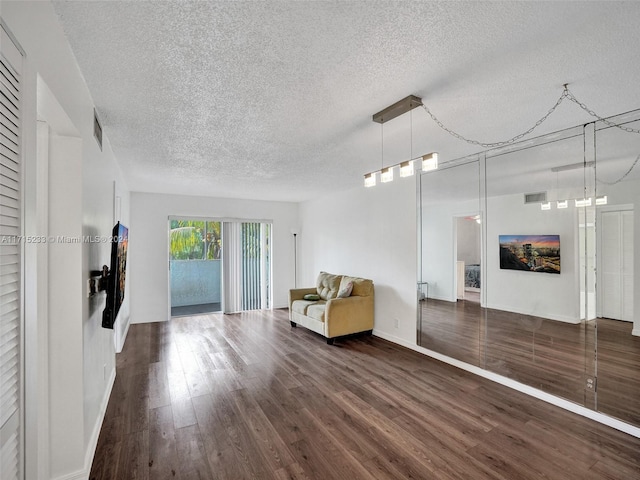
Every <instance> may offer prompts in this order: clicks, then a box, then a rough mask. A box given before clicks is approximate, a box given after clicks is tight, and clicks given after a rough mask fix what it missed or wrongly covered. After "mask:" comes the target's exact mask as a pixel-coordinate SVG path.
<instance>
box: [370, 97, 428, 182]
mask: <svg viewBox="0 0 640 480" xmlns="http://www.w3.org/2000/svg"><path fill="white" fill-rule="evenodd" d="M421 105H422V99H421V98H420V97H416V96H415V95H409V96H408V97H406V98H403V99H402V100H400V101H399V102H396V103H394V104H393V105H391V106H389V107H387V108H385V109H384V110H381V111H380V112H378V113H376V114H375V115H373V121H374V122H376V123H379V124H380V125H381V127H382V128H381V134H382V139H381V142H380V143H381V145H382V149H381V150H382V155H381V156H382V160H381V167H380V170H376V171H375V172H369V173H367V174H366V175H365V176H364V186H365V187H374V186H375V185H376V174H377V173H380V183H387V182H391V181H393V176H394V174H393V170H394V169H395V168H396V167H398V169H399V172H400V177H410V176H412V175H413V174H414V173H415V165H416V164H418V165H419V166H420V167H421V168H422V171H425V172H428V171H430V170H436V169H437V168H438V154H437V153H435V152H432V153H429V154H427V155H423V156H422V157H418V158H413V114H412V113H410V115H411V132H410V135H411V137H410V149H409V158H410V160H405V161H402V162H400V163H397V164H395V165H391V166H389V167H385V166H384V123H385V122H388V121H389V120H393V119H394V118H396V117H398V116H400V115H402V114H404V113H407V112H412V111H413V109H414V108H417V107H419V106H421Z"/></svg>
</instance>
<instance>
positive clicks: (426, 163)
mask: <svg viewBox="0 0 640 480" xmlns="http://www.w3.org/2000/svg"><path fill="white" fill-rule="evenodd" d="M437 169H438V154H437V153H435V152H433V153H428V154H427V155H423V157H422V171H423V172H429V171H431V170H437Z"/></svg>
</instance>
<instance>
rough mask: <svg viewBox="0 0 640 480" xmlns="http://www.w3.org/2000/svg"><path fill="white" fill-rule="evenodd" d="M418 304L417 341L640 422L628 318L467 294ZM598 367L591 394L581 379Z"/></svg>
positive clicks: (634, 341) (638, 364)
mask: <svg viewBox="0 0 640 480" xmlns="http://www.w3.org/2000/svg"><path fill="white" fill-rule="evenodd" d="M421 308H422V332H421V335H420V342H421V345H422V346H423V347H425V348H428V349H430V350H433V351H436V352H439V353H442V354H444V355H447V356H449V357H452V358H455V359H458V360H462V361H464V362H466V363H470V364H472V365H476V366H479V367H481V368H484V369H487V370H490V371H492V372H496V373H499V374H500V375H503V376H505V377H509V378H512V379H514V380H517V381H519V382H522V383H524V384H527V385H531V386H533V387H536V388H539V389H540V390H543V391H545V392H548V393H551V394H553V395H557V396H560V397H563V398H566V399H568V400H571V401H573V402H576V403H579V404H581V405H587V406H588V407H589V408H594V409H596V410H598V411H600V412H602V413H606V414H607V415H610V416H613V417H616V418H619V419H621V420H623V421H625V422H628V423H630V424H632V425H636V426H640V337H637V336H633V335H632V334H631V330H632V329H633V323H631V322H622V321H617V320H610V319H604V318H598V319H596V320H595V321H592V322H588V323H583V324H576V325H574V324H570V323H564V322H559V321H555V320H548V319H544V318H540V317H535V316H531V315H522V314H517V313H511V312H505V311H500V310H492V309H486V308H482V307H481V306H480V304H478V303H475V302H469V301H466V300H462V301H458V302H445V301H441V300H434V299H428V300H427V301H425V302H421ZM596 326H597V334H596ZM596 339H597V342H596ZM596 358H597V362H596ZM596 374H597V396H596V397H595V398H594V399H590V398H588V396H589V392H587V391H586V389H585V386H586V378H587V377H595V376H596Z"/></svg>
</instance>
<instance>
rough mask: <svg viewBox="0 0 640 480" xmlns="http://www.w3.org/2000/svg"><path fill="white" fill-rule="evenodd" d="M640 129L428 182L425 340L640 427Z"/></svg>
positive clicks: (627, 122) (549, 147)
mask: <svg viewBox="0 0 640 480" xmlns="http://www.w3.org/2000/svg"><path fill="white" fill-rule="evenodd" d="M611 123H615V124H616V125H620V126H622V127H623V128H620V127H618V126H612V124H611ZM639 128H640V111H635V112H631V113H629V114H625V115H620V116H617V117H613V118H610V119H609V121H608V122H607V121H598V122H594V123H590V124H587V125H582V126H579V127H575V128H570V129H567V130H563V131H560V132H555V133H553V134H549V135H544V136H541V137H538V138H535V139H531V140H527V141H522V142H519V143H517V144H513V145H509V146H506V147H502V148H498V149H492V150H487V151H485V152H481V153H479V154H477V155H472V156H469V157H465V158H461V159H456V160H453V161H448V162H443V163H442V164H441V166H440V168H439V169H438V170H436V171H433V172H425V173H423V174H422V175H421V176H420V178H419V180H418V188H419V193H418V198H419V210H420V216H419V217H420V218H419V222H420V225H419V229H418V230H419V232H420V237H421V238H420V244H421V249H420V256H419V257H420V265H419V268H418V298H419V308H418V332H417V333H418V344H419V345H420V346H422V347H424V348H427V349H429V350H432V351H434V352H438V353H441V354H444V355H447V356H449V357H451V358H454V359H456V360H460V361H463V362H465V363H468V364H471V365H474V366H478V367H480V368H483V369H486V370H489V371H491V372H495V373H498V374H500V375H503V376H505V377H508V378H512V379H514V380H517V381H518V382H521V383H524V384H527V385H530V386H533V387H536V388H538V389H540V390H543V391H545V392H548V393H551V394H553V395H557V396H559V397H563V398H565V399H568V400H570V401H572V402H575V403H578V404H580V405H583V406H586V407H587V408H590V409H594V410H597V411H600V412H602V413H605V414H607V415H610V416H613V417H616V418H619V419H621V420H623V421H625V422H628V423H630V424H633V425H636V426H640V301H639V302H636V305H635V306H634V298H639V299H640V288H639V287H640V253H639V252H637V251H636V250H637V247H636V246H637V245H638V244H639V241H640V232H639V229H640V220H638V219H637V213H636V211H637V208H638V205H639V204H640V164H639V163H640V162H639V161H638V159H639V158H640V134H638V133H635V132H629V131H626V130H624V129H639ZM634 206H635V208H634ZM634 254H635V255H634ZM634 277H636V278H638V280H637V281H636V282H635V283H634ZM634 307H635V308H634ZM634 319H635V323H634ZM634 333H635V335H634Z"/></svg>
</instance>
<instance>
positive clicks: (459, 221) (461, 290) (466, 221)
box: [455, 214, 482, 303]
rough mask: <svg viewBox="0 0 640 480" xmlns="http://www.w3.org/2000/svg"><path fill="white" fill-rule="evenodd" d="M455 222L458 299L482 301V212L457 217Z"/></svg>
mask: <svg viewBox="0 0 640 480" xmlns="http://www.w3.org/2000/svg"><path fill="white" fill-rule="evenodd" d="M455 224H456V237H455V238H456V293H457V299H458V300H466V301H469V302H474V303H480V298H481V287H482V285H481V277H482V275H481V272H482V270H481V264H482V262H481V259H482V258H481V256H482V245H481V237H482V228H481V220H480V214H472V215H466V216H461V217H456V223H455Z"/></svg>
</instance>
